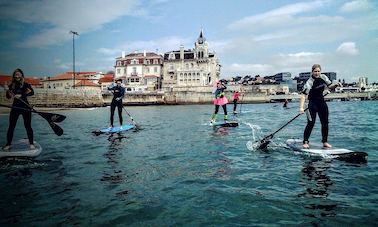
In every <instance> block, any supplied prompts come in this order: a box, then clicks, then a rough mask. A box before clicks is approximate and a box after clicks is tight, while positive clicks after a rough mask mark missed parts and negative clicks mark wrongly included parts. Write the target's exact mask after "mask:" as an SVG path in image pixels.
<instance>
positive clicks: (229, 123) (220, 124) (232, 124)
mask: <svg viewBox="0 0 378 227" xmlns="http://www.w3.org/2000/svg"><path fill="white" fill-rule="evenodd" d="M210 125H211V126H214V127H237V126H239V123H238V122H236V121H227V122H215V123H210Z"/></svg>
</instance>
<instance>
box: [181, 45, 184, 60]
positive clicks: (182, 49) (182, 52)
mask: <svg viewBox="0 0 378 227" xmlns="http://www.w3.org/2000/svg"><path fill="white" fill-rule="evenodd" d="M180 59H181V60H184V45H182V44H181V45H180Z"/></svg>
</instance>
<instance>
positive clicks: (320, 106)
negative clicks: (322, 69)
mask: <svg viewBox="0 0 378 227" xmlns="http://www.w3.org/2000/svg"><path fill="white" fill-rule="evenodd" d="M312 79H313V84H312V87H311V89H310V90H309V92H308V100H309V103H308V111H309V113H310V117H308V118H307V125H306V128H305V131H304V135H303V143H308V142H309V141H308V140H309V138H310V135H311V132H312V129H313V128H314V125H315V120H316V113H318V115H319V119H320V123H321V131H322V142H323V143H325V142H327V140H328V114H329V113H328V106H327V103H326V102H325V100H324V97H323V91H324V88H325V87H327V86H329V85H330V84H331V82H330V81H329V80H327V79H325V80H324V77H323V79H322V78H321V77H319V78H314V77H313V78H312ZM304 93H305V94H306V91H304Z"/></svg>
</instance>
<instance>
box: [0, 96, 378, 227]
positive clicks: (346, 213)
mask: <svg viewBox="0 0 378 227" xmlns="http://www.w3.org/2000/svg"><path fill="white" fill-rule="evenodd" d="M328 106H329V111H330V117H329V119H330V132H329V142H330V143H331V144H332V145H334V146H337V147H343V148H348V149H351V150H355V151H364V152H367V153H368V155H369V156H368V161H367V163H362V164H356V163H347V162H343V161H339V160H333V159H327V158H319V157H311V156H307V155H305V154H301V153H298V152H295V153H294V152H292V151H291V150H289V149H287V147H286V146H285V141H286V140H287V139H289V138H302V136H303V130H304V127H305V124H306V116H305V115H303V116H301V117H299V118H298V119H296V120H295V121H294V122H292V123H291V124H289V125H288V126H287V127H285V128H284V129H283V130H282V131H280V132H278V133H277V134H276V135H275V136H274V138H273V142H272V143H271V144H270V145H269V149H268V151H265V152H262V151H257V150H256V149H254V145H256V141H258V140H259V139H261V138H263V137H264V136H266V135H269V134H270V133H272V132H274V131H275V130H277V129H278V128H279V127H280V126H282V125H283V124H285V123H286V122H288V121H289V120H290V119H291V118H293V117H294V116H295V115H296V114H297V113H298V103H289V107H290V108H289V109H284V108H282V105H281V104H249V105H245V104H243V105H242V106H241V113H240V114H238V115H233V114H232V113H231V106H228V109H229V112H230V113H229V119H230V120H237V121H238V122H239V127H236V128H213V127H211V126H210V125H209V120H210V116H211V114H212V112H213V108H214V107H213V106H211V105H185V106H183V105H178V106H143V107H126V108H127V110H128V112H129V113H130V114H131V115H132V116H133V118H134V120H135V121H136V122H137V123H138V124H139V125H140V127H141V129H140V130H139V131H129V132H126V133H123V134H121V135H118V134H113V135H106V134H104V135H99V136H96V135H94V134H92V133H91V132H92V131H94V130H97V129H99V128H102V127H107V126H108V125H109V112H110V109H109V108H106V107H104V108H96V109H75V110H66V111H59V113H60V114H64V115H66V116H67V119H66V120H65V121H64V122H62V123H60V124H59V125H60V126H61V127H62V128H63V129H64V135H62V136H61V137H58V136H56V135H55V134H54V133H53V131H52V130H51V129H50V127H49V125H48V123H47V122H46V121H45V120H44V119H43V118H41V117H40V116H38V115H36V114H34V115H33V123H32V125H33V129H34V137H35V140H36V141H38V142H39V143H40V144H41V146H42V147H43V151H42V153H41V155H40V156H39V157H37V158H36V159H34V160H8V159H7V160H0V196H1V197H0V198H1V199H0V216H1V218H0V225H10V224H13V225H33V226H46V225H80V226H83V225H84V226H89V225H91V226H92V225H100V226H104V225H107V226H114V225H119V226H125V225H131V226H173V225H175V226H181V225H190V226H199V225H202V226H203V225H205V226H206V225H210V226H233V225H239V226H240V225H242V226H276V225H301V226H309V225H315V226H317V225H321V226H324V225H325V226H336V225H353V226H376V225H377V223H378V172H377V170H378V155H377V151H378V142H377V139H378V114H377V112H378V102H377V101H364V102H361V101H360V102H329V103H328ZM239 110H240V106H239V107H238V111H239ZM8 117H9V116H8V115H1V116H0V142H1V144H4V143H5V137H6V130H7V127H8ZM222 118H223V113H222V110H220V114H219V115H218V120H222ZM127 120H129V118H128V116H127V115H126V114H124V121H127ZM117 124H118V116H117V113H116V115H115V125H117ZM25 137H26V132H25V129H24V128H23V121H22V118H20V119H19V121H18V125H17V128H16V132H15V138H14V140H17V139H20V138H25ZM320 138H321V135H320V126H319V119H317V123H316V126H315V128H314V130H313V133H312V135H311V138H310V141H316V142H319V141H320Z"/></svg>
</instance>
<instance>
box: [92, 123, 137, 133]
mask: <svg viewBox="0 0 378 227" xmlns="http://www.w3.org/2000/svg"><path fill="white" fill-rule="evenodd" d="M133 128H135V125H131V124H124V125H122V126H117V127H108V128H102V129H99V130H97V131H94V132H93V133H118V132H124V131H128V130H130V129H133Z"/></svg>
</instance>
